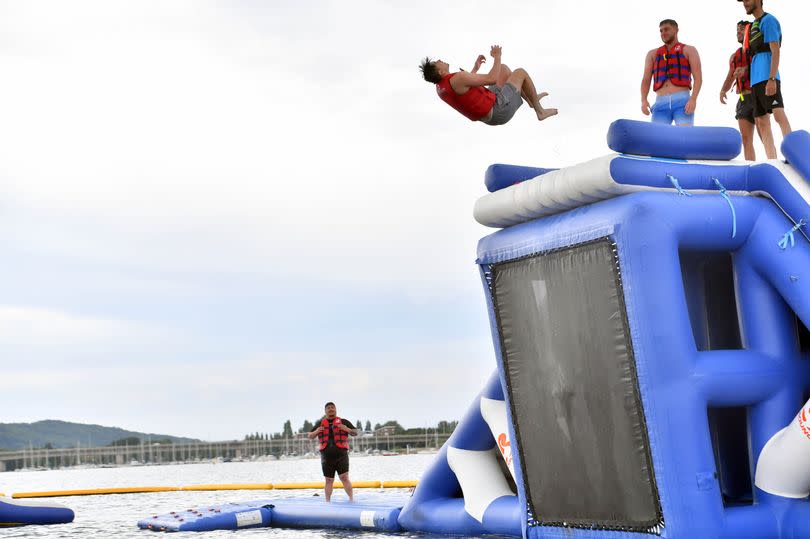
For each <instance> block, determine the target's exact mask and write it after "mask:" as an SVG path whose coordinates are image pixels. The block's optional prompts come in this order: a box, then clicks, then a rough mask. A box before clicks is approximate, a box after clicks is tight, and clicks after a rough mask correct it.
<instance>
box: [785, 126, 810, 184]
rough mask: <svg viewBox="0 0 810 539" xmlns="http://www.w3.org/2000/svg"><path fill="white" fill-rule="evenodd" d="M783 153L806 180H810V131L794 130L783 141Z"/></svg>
mask: <svg viewBox="0 0 810 539" xmlns="http://www.w3.org/2000/svg"><path fill="white" fill-rule="evenodd" d="M782 155H784V156H785V159H787V161H788V163H790V164H791V165H793V168H795V169H796V170H798V171H799V174H801V175H802V178H804V179H805V181H807V182H810V133H808V132H807V131H794V132H793V133H791V134H789V135H788V136H786V137H785V140H784V141H783V142H782Z"/></svg>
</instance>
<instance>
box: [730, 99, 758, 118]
mask: <svg viewBox="0 0 810 539" xmlns="http://www.w3.org/2000/svg"><path fill="white" fill-rule="evenodd" d="M734 117H735V118H736V119H738V120H748V121H749V122H751V123H754V94H743V95H741V96H740V97H739V98H738V99H737V114H736V115H735V116H734Z"/></svg>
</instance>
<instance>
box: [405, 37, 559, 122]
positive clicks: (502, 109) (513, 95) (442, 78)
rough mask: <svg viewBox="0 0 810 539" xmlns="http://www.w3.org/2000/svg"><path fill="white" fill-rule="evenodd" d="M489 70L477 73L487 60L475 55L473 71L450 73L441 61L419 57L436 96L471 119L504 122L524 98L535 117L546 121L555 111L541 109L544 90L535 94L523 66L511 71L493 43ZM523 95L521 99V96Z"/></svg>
mask: <svg viewBox="0 0 810 539" xmlns="http://www.w3.org/2000/svg"><path fill="white" fill-rule="evenodd" d="M489 54H490V56H492V59H493V63H492V69H490V70H489V73H487V74H486V75H479V74H478V69H479V68H480V67H481V64H483V63H484V62H485V61H486V58H485V57H484V55H483V54H480V55H478V58H477V59H476V61H475V65H474V66H473V68H472V71H470V72H469V73H468V72H466V71H463V70H462V71H456V72H454V73H451V72H450V66H449V65H447V63H445V62H442V61H441V60H431V59H430V58H425V59H424V60H422V64H421V65H420V69H421V70H422V76H424V77H425V80H426V81H428V82H430V83H433V84H435V85H436V92H437V93H438V94H439V97H440V98H441V99H442V101H444V102H445V103H447V104H448V105H450V106H451V107H453V108H454V109H456V110H457V111H459V112H460V113H461V114H463V115H464V116H466V117H467V118H469V119H470V120H472V121H474V122H476V121H477V122H483V123H485V124H487V125H503V124H505V123H506V122H508V121H509V120H511V119H512V116H514V115H515V112H516V111H517V109H519V108H520V105H522V104H523V99H525V100H526V103H528V104H529V106H530V107H531V108H532V109H534V112H535V114H536V115H537V119H538V120H541V121H542V120H545V119H546V118H548V117H549V116H554V115H555V114H557V109H544V108H543V107H542V106H541V105H540V100H541V99H543V98H544V97H545V96H547V95H548V94H547V93H545V92H544V93H542V94H540V95H537V90H536V89H535V87H534V82H532V79H531V77H529V74H528V73H526V70H525V69H522V68H518V69H515V70H514V71H512V70H510V69H509V68H508V67H507V66H506V65H504V64H502V63H501V47H500V46H499V45H493V46H492V48H491V49H490V52H489ZM521 98H522V99H521Z"/></svg>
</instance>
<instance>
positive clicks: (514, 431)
mask: <svg viewBox="0 0 810 539" xmlns="http://www.w3.org/2000/svg"><path fill="white" fill-rule="evenodd" d="M608 145H609V147H610V148H611V149H612V150H613V151H614V152H615V153H611V154H609V155H606V156H603V157H599V158H596V159H592V160H590V161H587V162H584V163H582V164H579V165H575V166H572V167H566V168H562V169H548V168H534V167H526V166H519V167H518V166H510V165H503V164H499V165H493V167H491V168H490V170H489V171H488V172H487V176H486V186H487V189H488V190H489V191H490V193H489V194H487V195H485V196H484V197H482V198H481V199H479V200H478V201H477V203H476V205H475V211H474V215H475V218H476V219H477V220H478V221H479V222H480V223H482V224H484V225H486V226H490V227H495V228H501V229H502V230H499V231H497V232H494V233H493V234H491V235H489V236H487V237H485V238H483V239H482V240H481V241H480V242H479V245H478V259H477V263H478V266H479V268H480V274H481V279H482V284H483V288H484V293H485V298H486V304H487V307H488V311H489V316H490V325H491V332H492V338H493V343H494V348H495V357H496V362H497V371H496V372H495V374H494V375H493V376H492V378H491V379H490V380H489V382H488V383H487V384H486V385H485V387H484V390H483V391H482V392H481V394H480V395H479V396H478V397H477V398H476V399H475V401H474V402H473V403H472V406H471V407H470V409H469V411H468V412H467V414H466V415H465V417H464V418H463V419H462V421H461V422H460V423H459V425H458V427H457V429H456V431H455V432H454V433H453V435H452V436H451V438H450V439H449V440H448V441H447V443H446V444H445V446H444V447H443V448H442V450H441V451H440V453H439V454H438V455H437V456H436V460H435V461H434V462H433V464H432V465H431V466H430V467H429V468H428V469H427V470H426V472H425V473H424V475H423V477H422V478H421V480H420V482H419V485H418V486H417V488H416V490H415V491H414V493H413V495H412V496H411V497H410V498H409V499H407V500H406V501H402V500H397V499H394V498H388V499H387V500H386V497H385V496H383V497H381V498H380V499H379V500H377V501H374V502H373V503H372V502H371V501H368V502H362V501H361V502H359V503H358V504H353V508H352V509H350V510H348V511H347V510H346V509H345V504H343V505H341V504H335V503H332V504H326V503H323V502H313V501H312V499H309V500H303V501H295V500H285V503H287V508H286V509H284V510H279V507H278V505H276V506H275V507H270V508H269V515H268V518H269V525H270V526H285V527H286V526H290V527H295V526H304V525H312V526H318V527H345V528H355V529H362V528H363V522H365V524H366V525H370V524H372V523H375V522H377V521H376V520H375V519H370V518H369V513H368V511H383V512H385V511H388V512H387V513H385V515H386V516H385V518H384V519H383V520H384V522H385V524H384V525H385V526H386V527H381V528H378V529H381V530H386V531H395V530H397V529H401V530H404V531H410V532H426V533H438V534H456V535H483V534H498V535H507V536H522V537H525V538H528V539H541V538H542V539H546V538H559V539H562V538H566V539H569V538H573V539H577V538H579V539H597V538H598V539H603V538H604V539H608V538H616V539H621V538H625V539H629V538H634V539H637V538H644V537H649V538H654V537H666V538H684V539H686V538H688V539H694V538H724V539H746V538H750V539H754V538H757V539H760V538H766V537H768V538H802V537H810V527H808V526H807V524H806V522H807V520H808V518H810V501H808V499H807V496H808V494H810V424H808V423H810V402H807V403H806V404H805V405H804V406H802V403H803V402H804V401H805V400H806V399H807V396H808V395H809V394H810V361H808V360H810V331H808V330H807V327H808V326H810V240H808V236H807V235H806V229H805V223H807V222H808V221H810V184H808V181H810V134H809V133H807V132H803V131H800V132H795V133H793V134H791V135H789V136H788V137H786V139H785V141H784V144H783V147H782V151H783V153H784V155H785V156H786V157H787V160H788V162H781V161H775V160H774V161H767V162H761V163H747V162H744V161H736V160H734V159H735V158H736V157H737V155H738V154H739V151H740V147H741V141H740V135H739V133H737V132H736V131H734V130H731V129H726V128H712V127H694V128H684V127H670V126H662V125H654V124H648V123H641V122H633V121H629V120H619V121H617V122H614V123H613V124H612V125H611V127H610V129H609V132H608ZM797 410H798V411H799V412H798V413H797ZM280 501H281V500H276V501H272V500H270V501H265V502H264V506H267V505H272V504H276V503H277V502H280ZM255 503H260V502H255ZM291 508H295V511H293V510H292V509H291ZM277 511H278V513H277ZM363 514H365V515H366V516H365V520H363V519H364V517H363ZM375 514H376V513H375ZM285 515H286V516H285ZM146 520H148V519H146ZM175 520H176V519H175ZM142 522H145V521H142ZM262 522H264V521H262ZM152 529H155V528H152Z"/></svg>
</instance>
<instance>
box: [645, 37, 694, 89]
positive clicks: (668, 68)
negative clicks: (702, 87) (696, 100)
mask: <svg viewBox="0 0 810 539" xmlns="http://www.w3.org/2000/svg"><path fill="white" fill-rule="evenodd" d="M684 47H685V45H684V44H683V43H675V46H673V47H672V50H671V51H668V50H667V46H666V45H664V46H662V47H661V48H659V49H658V50H657V51H656V53H655V62H654V63H653V72H652V76H653V81H654V84H653V90H655V91H656V92H657V91H658V90H660V89H661V88H662V87H663V86H664V83H665V82H666V81H669V82H671V83H672V84H674V85H675V86H681V87H683V88H689V89H691V88H692V67H691V66H690V65H689V59H688V58H687V57H686V55H685V54H684V53H683V49H684Z"/></svg>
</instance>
